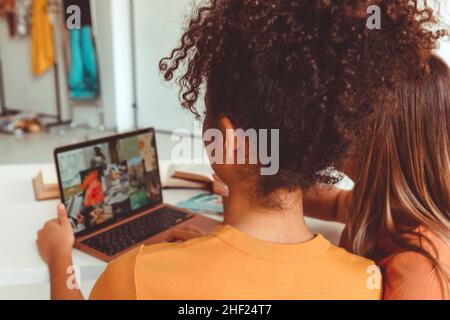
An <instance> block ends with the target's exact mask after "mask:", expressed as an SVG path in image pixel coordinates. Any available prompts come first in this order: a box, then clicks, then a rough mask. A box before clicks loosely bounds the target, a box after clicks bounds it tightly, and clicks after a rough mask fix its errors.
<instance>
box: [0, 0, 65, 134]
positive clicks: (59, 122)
mask: <svg viewBox="0 0 450 320" xmlns="http://www.w3.org/2000/svg"><path fill="white" fill-rule="evenodd" d="M60 8H61V6H60V2H59V0H50V1H49V12H51V13H52V14H55V15H59V14H60V13H61V11H60ZM54 30H55V23H54V25H53V26H52V31H53V39H55V32H54ZM53 43H54V44H55V43H56V42H55V41H53ZM57 60H58V59H57V54H55V63H54V65H53V79H54V80H53V84H54V89H55V99H56V115H55V114H47V113H34V114H36V115H37V116H38V117H39V118H45V119H50V120H53V121H50V122H46V123H45V124H44V126H45V129H46V130H50V129H51V128H54V127H60V126H66V125H69V124H71V123H72V120H63V115H62V105H61V88H60V77H59V64H58V61H57ZM4 84H5V79H4V75H3V69H2V61H1V59H0V96H1V101H0V104H1V112H0V116H9V115H14V114H18V113H20V112H25V110H20V109H18V108H10V107H8V106H7V105H6V90H5V86H4Z"/></svg>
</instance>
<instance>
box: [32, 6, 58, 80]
mask: <svg viewBox="0 0 450 320" xmlns="http://www.w3.org/2000/svg"><path fill="white" fill-rule="evenodd" d="M31 57H32V67H33V74H34V75H35V76H40V75H42V74H43V73H45V72H46V71H47V70H49V69H50V68H52V67H53V65H54V64H55V50H54V47H53V31H52V25H51V22H50V16H49V0H33V4H32V27H31Z"/></svg>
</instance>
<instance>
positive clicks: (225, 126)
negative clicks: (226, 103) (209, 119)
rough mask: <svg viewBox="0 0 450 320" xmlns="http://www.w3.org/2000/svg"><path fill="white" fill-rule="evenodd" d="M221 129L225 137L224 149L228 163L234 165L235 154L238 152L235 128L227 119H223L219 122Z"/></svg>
mask: <svg viewBox="0 0 450 320" xmlns="http://www.w3.org/2000/svg"><path fill="white" fill-rule="evenodd" d="M218 125H219V129H220V131H221V132H222V135H223V137H224V139H223V142H224V145H223V148H224V151H225V152H224V153H225V159H226V163H234V159H235V154H236V152H237V148H238V146H237V137H236V136H235V126H234V125H233V123H232V122H231V120H230V119H229V118H227V117H221V118H220V119H219V122H218Z"/></svg>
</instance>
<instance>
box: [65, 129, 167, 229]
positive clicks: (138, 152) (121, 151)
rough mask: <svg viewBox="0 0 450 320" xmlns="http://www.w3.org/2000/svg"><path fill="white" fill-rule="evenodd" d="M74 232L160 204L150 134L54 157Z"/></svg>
mask: <svg viewBox="0 0 450 320" xmlns="http://www.w3.org/2000/svg"><path fill="white" fill-rule="evenodd" d="M58 164H59V170H60V173H61V183H62V188H63V192H64V199H65V200H66V206H67V210H68V214H69V216H70V219H71V221H72V224H73V227H74V230H75V233H78V232H82V231H86V230H89V229H90V228H93V227H97V226H99V225H102V224H104V223H107V222H111V220H114V219H117V218H121V217H123V216H126V215H128V214H130V213H134V212H139V211H140V210H142V209H146V208H151V207H152V206H155V205H158V204H160V203H161V202H162V195H161V186H160V182H159V171H158V164H157V156H156V146H155V140H154V133H146V134H142V135H139V136H133V137H129V138H124V139H121V140H118V141H115V142H110V143H105V144H100V145H96V146H91V147H86V148H83V149H79V150H75V151H69V152H65V153H61V154H59V155H58Z"/></svg>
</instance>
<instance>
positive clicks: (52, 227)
mask: <svg viewBox="0 0 450 320" xmlns="http://www.w3.org/2000/svg"><path fill="white" fill-rule="evenodd" d="M36 243H37V246H38V249H39V254H40V255H41V258H42V260H44V262H45V263H47V264H50V263H51V262H52V261H53V260H54V259H55V258H57V257H58V256H60V255H70V254H71V251H72V248H73V246H74V244H75V235H74V233H73V229H72V226H71V224H70V221H69V218H68V216H67V212H66V208H65V206H64V205H62V204H61V205H59V207H58V218H57V219H54V220H51V221H49V222H47V223H46V224H45V226H44V228H43V229H42V230H40V231H39V232H38V239H37V241H36Z"/></svg>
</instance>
